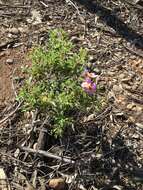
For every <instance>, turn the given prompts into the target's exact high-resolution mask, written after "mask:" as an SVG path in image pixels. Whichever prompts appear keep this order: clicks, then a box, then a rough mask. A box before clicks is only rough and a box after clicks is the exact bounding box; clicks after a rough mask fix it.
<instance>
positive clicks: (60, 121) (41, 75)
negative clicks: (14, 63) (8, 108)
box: [19, 30, 96, 136]
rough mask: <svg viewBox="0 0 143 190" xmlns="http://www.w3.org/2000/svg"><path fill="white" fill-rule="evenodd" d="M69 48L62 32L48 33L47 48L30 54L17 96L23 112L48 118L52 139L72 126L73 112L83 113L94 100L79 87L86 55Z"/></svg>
mask: <svg viewBox="0 0 143 190" xmlns="http://www.w3.org/2000/svg"><path fill="white" fill-rule="evenodd" d="M73 49H74V46H73V44H72V43H71V42H70V41H69V40H68V37H67V35H66V33H65V32H64V31H63V30H53V31H51V32H50V34H49V40H48V42H47V46H46V47H45V46H44V47H36V48H34V49H33V51H32V52H31V54H30V57H31V60H32V66H31V67H30V68H28V69H27V71H26V73H27V80H26V81H25V84H24V86H23V87H22V89H21V90H20V93H19V99H22V100H24V107H23V110H35V109H38V110H39V113H41V114H45V115H47V114H48V115H49V116H50V118H51V123H50V124H51V126H52V128H51V132H52V133H54V135H55V136H61V135H62V134H63V131H64V129H65V127H67V126H71V125H72V124H74V122H75V120H76V119H75V115H76V113H77V112H80V113H81V114H82V113H86V112H87V110H88V109H89V107H90V106H91V105H92V104H93V101H94V100H95V99H96V97H95V95H94V96H89V95H88V94H86V93H85V92H84V91H83V89H82V88H81V85H80V84H81V73H82V72H83V67H84V64H85V62H86V61H87V52H86V51H85V50H84V49H82V48H81V49H80V50H79V52H78V53H76V52H74V51H73Z"/></svg>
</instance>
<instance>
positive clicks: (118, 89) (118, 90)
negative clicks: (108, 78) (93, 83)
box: [113, 85, 122, 92]
mask: <svg viewBox="0 0 143 190" xmlns="http://www.w3.org/2000/svg"><path fill="white" fill-rule="evenodd" d="M113 91H114V92H122V87H121V86H118V85H114V86H113Z"/></svg>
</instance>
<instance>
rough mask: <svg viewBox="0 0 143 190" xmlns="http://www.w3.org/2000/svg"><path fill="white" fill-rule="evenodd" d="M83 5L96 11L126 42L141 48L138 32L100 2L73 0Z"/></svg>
mask: <svg viewBox="0 0 143 190" xmlns="http://www.w3.org/2000/svg"><path fill="white" fill-rule="evenodd" d="M75 1H76V2H78V3H80V4H81V5H83V6H84V7H85V8H86V9H87V10H88V11H89V12H90V13H96V14H97V15H98V16H99V18H100V19H101V20H103V21H104V22H105V23H106V24H107V25H108V26H110V27H111V28H113V29H114V30H115V31H116V32H117V34H119V35H120V36H122V37H123V38H124V39H126V40H127V41H128V42H131V43H132V44H134V45H135V46H136V47H137V48H140V49H143V36H141V35H140V34H138V33H137V32H136V31H134V30H133V29H132V28H130V27H129V26H128V25H127V24H125V23H124V22H123V21H122V20H121V19H119V18H118V17H117V16H116V15H114V14H113V12H112V11H111V10H109V9H108V8H106V7H103V6H102V5H101V4H99V3H97V2H96V1H93V0H75Z"/></svg>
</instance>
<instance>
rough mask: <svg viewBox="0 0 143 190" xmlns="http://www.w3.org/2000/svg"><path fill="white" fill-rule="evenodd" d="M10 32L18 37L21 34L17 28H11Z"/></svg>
mask: <svg viewBox="0 0 143 190" xmlns="http://www.w3.org/2000/svg"><path fill="white" fill-rule="evenodd" d="M9 32H10V33H12V34H16V35H17V34H19V30H18V29H17V28H10V30H9Z"/></svg>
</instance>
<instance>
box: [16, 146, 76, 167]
mask: <svg viewBox="0 0 143 190" xmlns="http://www.w3.org/2000/svg"><path fill="white" fill-rule="evenodd" d="M18 148H19V149H21V150H24V151H27V152H29V153H34V154H39V155H42V156H45V157H48V158H54V159H57V160H60V161H64V162H67V163H70V164H74V163H75V161H73V160H71V159H69V158H66V157H60V156H57V155H54V154H52V153H50V152H47V151H43V150H34V149H32V148H27V147H21V146H20V147H18Z"/></svg>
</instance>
